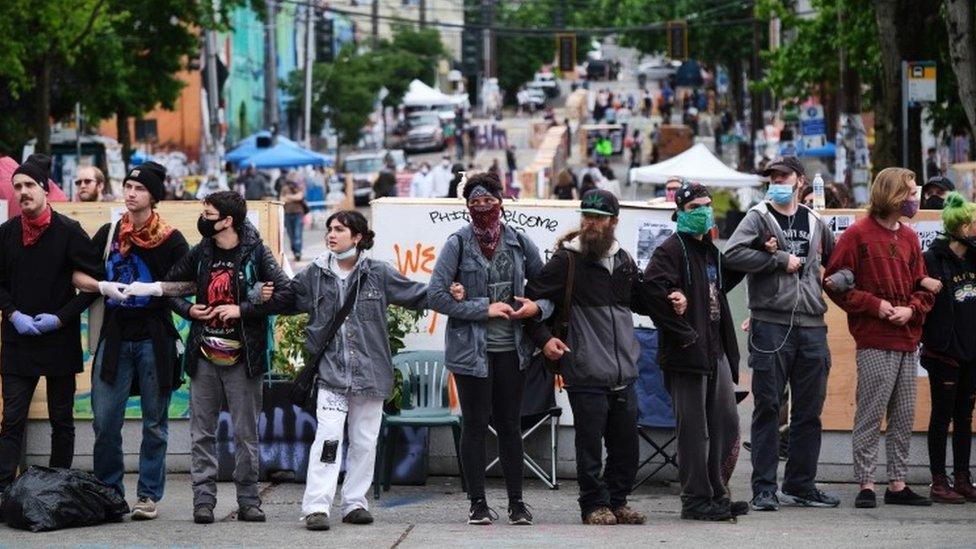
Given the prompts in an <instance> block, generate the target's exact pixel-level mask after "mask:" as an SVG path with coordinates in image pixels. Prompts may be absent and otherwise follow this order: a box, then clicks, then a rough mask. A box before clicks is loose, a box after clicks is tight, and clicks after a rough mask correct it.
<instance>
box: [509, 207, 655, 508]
mask: <svg viewBox="0 0 976 549" xmlns="http://www.w3.org/2000/svg"><path fill="white" fill-rule="evenodd" d="M580 213H581V217H580V229H579V231H573V232H570V233H569V234H567V235H565V236H564V237H563V238H561V239H560V241H559V242H557V245H556V251H555V253H554V254H553V256H552V258H551V259H550V260H549V261H548V262H547V263H546V265H545V267H544V268H543V269H542V272H541V273H539V275H538V276H535V277H531V278H530V281H529V284H528V286H527V287H526V295H527V296H528V297H529V298H530V299H536V300H548V301H550V302H552V303H554V304H555V306H556V312H555V313H553V316H552V318H553V319H554V320H555V319H558V321H556V322H558V326H559V327H560V331H563V330H562V328H565V332H564V333H560V334H559V336H560V337H556V336H554V335H553V330H552V328H551V327H550V326H549V325H548V324H546V323H543V322H532V323H530V325H529V327H528V333H529V334H530V335H531V337H532V340H533V341H534V342H535V344H536V346H537V347H539V348H540V349H542V352H543V353H545V356H546V358H547V359H548V360H550V361H552V362H554V363H556V364H558V371H559V374H560V375H561V376H562V378H563V381H564V382H565V384H566V390H567V392H568V394H569V403H570V406H571V407H572V409H573V418H574V419H573V421H574V427H575V430H576V438H575V446H576V478H577V482H578V483H579V506H580V517H581V519H582V521H583V523H584V524H595V525H613V524H643V523H644V522H645V521H646V520H647V517H646V516H645V515H644V514H643V513H640V512H638V511H636V510H634V509H632V508H631V507H630V506H628V504H627V498H628V497H629V496H630V493H631V489H632V487H633V485H634V478H635V476H636V474H637V459H638V453H639V448H638V438H637V392H636V389H635V388H634V381H635V380H636V379H637V357H638V355H639V354H640V346H639V344H638V343H637V339H636V337H635V336H634V322H633V314H632V310H634V311H637V312H643V313H644V314H646V312H647V311H646V305H645V304H646V296H645V292H644V286H643V285H642V284H639V277H638V271H637V265H636V264H635V263H634V260H633V258H632V257H631V256H630V254H628V253H627V252H626V251H625V250H624V249H623V248H621V247H620V244H619V243H618V242H617V239H616V227H617V220H618V216H619V214H620V205H619V203H618V202H617V198H616V197H615V196H614V195H613V194H612V193H610V192H607V191H604V190H599V189H597V190H592V191H589V192H588V193H586V194H584V195H583V200H582V202H581V206H580ZM570 280H572V281H573V282H572V283H570V282H569V281H570ZM567 286H570V287H569V288H568V290H567ZM567 293H569V299H568V300H567V297H566V296H567ZM567 305H568V307H567ZM604 447H606V453H607V457H606V460H605V461H604V459H603V449H604ZM601 471H602V475H601Z"/></svg>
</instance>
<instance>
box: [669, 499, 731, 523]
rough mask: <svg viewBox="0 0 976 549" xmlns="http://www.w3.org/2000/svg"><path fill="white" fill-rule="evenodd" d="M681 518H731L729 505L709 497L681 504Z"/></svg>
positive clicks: (716, 519)
mask: <svg viewBox="0 0 976 549" xmlns="http://www.w3.org/2000/svg"><path fill="white" fill-rule="evenodd" d="M681 518H682V519H683V520H706V521H723V520H732V511H731V510H730V506H728V505H723V504H720V503H717V502H715V501H712V500H710V499H707V500H704V501H697V502H695V503H688V504H682V505H681Z"/></svg>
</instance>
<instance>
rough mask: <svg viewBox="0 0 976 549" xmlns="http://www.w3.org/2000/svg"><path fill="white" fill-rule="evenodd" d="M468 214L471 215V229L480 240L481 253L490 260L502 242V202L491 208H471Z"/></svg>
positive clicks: (494, 204)
mask: <svg viewBox="0 0 976 549" xmlns="http://www.w3.org/2000/svg"><path fill="white" fill-rule="evenodd" d="M468 213H469V214H470V215H471V229H472V230H474V236H475V237H476V238H477V239H478V246H479V247H481V253H483V254H485V257H486V258H488V259H489V260H490V259H491V258H492V256H494V255H495V248H497V247H498V243H499V242H501V240H502V222H501V217H502V205H501V202H495V203H493V204H492V205H491V206H480V207H469V208H468Z"/></svg>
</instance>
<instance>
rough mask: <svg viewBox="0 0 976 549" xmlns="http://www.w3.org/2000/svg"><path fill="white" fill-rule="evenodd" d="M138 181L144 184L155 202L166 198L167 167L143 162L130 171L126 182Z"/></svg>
mask: <svg viewBox="0 0 976 549" xmlns="http://www.w3.org/2000/svg"><path fill="white" fill-rule="evenodd" d="M130 179H131V180H132V181H137V182H139V183H142V185H143V186H144V187H146V190H148V191H149V194H151V195H152V197H153V200H155V201H156V202H159V201H161V200H163V199H165V198H166V185H165V183H164V182H165V181H166V167H165V166H163V165H162V164H158V163H156V162H153V161H151V160H150V161H149V162H143V163H142V164H139V165H138V166H136V167H135V168H132V169H131V170H129V175H127V176H125V179H124V180H123V182H125V181H129V180H130Z"/></svg>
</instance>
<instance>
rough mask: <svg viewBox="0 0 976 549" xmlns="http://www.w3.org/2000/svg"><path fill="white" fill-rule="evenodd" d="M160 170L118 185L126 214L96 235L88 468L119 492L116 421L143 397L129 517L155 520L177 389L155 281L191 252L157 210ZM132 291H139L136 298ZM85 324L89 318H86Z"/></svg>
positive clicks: (165, 308) (148, 168)
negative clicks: (98, 309) (99, 270)
mask: <svg viewBox="0 0 976 549" xmlns="http://www.w3.org/2000/svg"><path fill="white" fill-rule="evenodd" d="M165 181H166V169H165V168H164V167H163V166H161V165H159V164H156V163H155V162H146V163H144V164H141V165H139V166H137V167H135V168H133V169H132V170H130V171H129V173H128V175H127V176H126V178H125V181H124V182H123V184H122V195H123V198H124V200H125V209H126V211H125V213H124V214H122V218H121V219H119V220H118V221H117V222H115V223H106V224H105V225H103V226H102V227H101V228H100V229H99V230H98V232H96V233H95V238H94V243H95V247H96V249H97V250H99V251H101V252H102V259H103V260H104V265H105V273H106V276H105V279H104V280H100V281H99V282H97V290H98V294H95V293H92V294H89V296H90V299H91V300H92V301H94V300H95V299H96V298H97V297H98V295H99V294H101V295H103V296H105V304H104V305H105V307H104V311H105V315H104V317H103V320H102V324H101V330H100V331H99V336H100V337H99V338H98V339H96V340H95V341H91V342H90V344H89V345H90V347H91V350H92V353H93V356H94V359H93V362H92V386H91V399H92V414H93V416H94V418H93V422H92V427H93V429H94V431H95V447H94V450H93V463H94V473H95V476H96V477H98V479H99V480H101V481H102V482H105V483H106V484H108V485H109V486H112V487H114V488H115V489H116V490H118V492H119V493H120V494H122V495H125V486H124V484H123V482H122V478H123V474H124V472H125V464H124V460H123V452H122V423H123V417H124V415H125V409H126V402H127V401H128V398H129V396H130V395H135V394H139V395H141V399H140V407H141V412H142V424H143V428H142V444H141V446H140V450H139V483H138V485H137V494H136V496H137V501H136V503H135V504H134V505H133V512H132V518H133V519H134V520H148V519H154V518H156V516H157V510H156V504H157V503H158V502H159V501H160V500H161V499H162V497H163V487H164V485H165V480H166V447H167V434H168V427H167V416H168V412H169V401H170V396H171V394H172V392H173V391H174V390H176V389H177V388H179V386H180V378H181V373H182V372H181V368H180V364H179V362H178V361H179V358H180V357H179V356H178V354H179V353H178V352H177V350H176V347H177V342H178V341H179V340H180V335H179V333H178V332H177V331H176V327H175V326H174V325H173V315H172V313H171V310H170V307H169V302H168V300H167V299H166V298H164V297H162V295H163V294H162V291H161V288H159V284H158V282H159V281H161V280H163V279H164V277H165V275H166V273H168V272H169V270H170V269H171V268H172V267H173V266H174V265H175V264H176V263H177V262H178V261H179V260H180V259H181V258H182V257H183V256H184V255H186V253H187V251H188V250H189V246H188V245H187V242H186V238H184V237H183V235H182V234H181V233H180V231H178V230H176V229H175V228H173V227H172V226H170V225H169V224H168V223H166V221H165V220H164V219H163V218H162V217H161V216H160V215H159V213H158V212H157V211H156V209H155V208H156V203H157V202H159V201H160V200H162V198H163V197H164V196H165V187H164V182H165ZM137 294H138V295H137ZM89 322H93V321H92V320H90V321H89Z"/></svg>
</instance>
